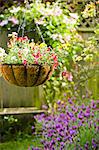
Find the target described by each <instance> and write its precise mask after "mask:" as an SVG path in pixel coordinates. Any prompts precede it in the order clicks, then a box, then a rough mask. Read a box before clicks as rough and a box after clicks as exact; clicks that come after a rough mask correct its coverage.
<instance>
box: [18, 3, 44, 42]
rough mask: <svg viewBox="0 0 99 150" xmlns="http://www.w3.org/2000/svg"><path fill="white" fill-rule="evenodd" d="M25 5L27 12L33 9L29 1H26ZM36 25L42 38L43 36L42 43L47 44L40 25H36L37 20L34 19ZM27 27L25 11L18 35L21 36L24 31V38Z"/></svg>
mask: <svg viewBox="0 0 99 150" xmlns="http://www.w3.org/2000/svg"><path fill="white" fill-rule="evenodd" d="M24 3H25V8H26V9H27V10H28V9H31V8H30V4H29V1H28V0H25V1H24ZM34 23H35V25H36V28H37V30H38V32H39V34H40V36H41V39H42V42H43V43H45V40H44V37H43V35H42V32H41V29H40V27H39V25H38V23H36V20H35V18H34ZM25 25H26V19H25V10H24V12H23V20H22V22H21V23H20V25H19V28H18V34H19V32H20V30H21V29H22V37H23V36H24V32H25ZM33 30H35V29H33ZM33 30H31V31H33Z"/></svg>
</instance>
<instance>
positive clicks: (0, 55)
mask: <svg viewBox="0 0 99 150" xmlns="http://www.w3.org/2000/svg"><path fill="white" fill-rule="evenodd" d="M6 55H7V54H6V53H5V50H4V49H3V48H1V47H0V62H2V61H3V60H4V57H5V56H6Z"/></svg>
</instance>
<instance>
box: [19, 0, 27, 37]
mask: <svg viewBox="0 0 99 150" xmlns="http://www.w3.org/2000/svg"><path fill="white" fill-rule="evenodd" d="M24 3H25V8H26V9H28V8H29V3H28V0H25V1H24ZM25 26H26V19H25V9H24V10H23V20H22V22H21V23H20V25H19V27H18V34H19V32H20V30H21V29H22V37H23V36H24V30H25Z"/></svg>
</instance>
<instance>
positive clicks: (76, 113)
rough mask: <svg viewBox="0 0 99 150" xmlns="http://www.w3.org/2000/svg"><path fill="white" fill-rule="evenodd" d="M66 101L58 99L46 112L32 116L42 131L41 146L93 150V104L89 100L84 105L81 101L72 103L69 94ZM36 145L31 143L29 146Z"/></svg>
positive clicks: (96, 129) (98, 133)
mask: <svg viewBox="0 0 99 150" xmlns="http://www.w3.org/2000/svg"><path fill="white" fill-rule="evenodd" d="M68 102H69V104H68V103H67V102H64V101H60V100H59V101H58V102H57V103H56V105H55V106H54V107H53V108H52V109H51V111H50V113H49V114H41V115H37V116H35V119H36V121H37V122H38V123H39V124H38V125H39V130H41V131H42V132H41V133H42V140H41V143H42V144H43V149H44V150H73V149H75V150H81V149H82V150H97V149H98V148H99V147H98V146H99V145H98V144H99V143H98V138H99V126H98V123H99V120H98V119H97V115H98V114H97V111H96V107H97V105H96V104H95V102H94V101H93V100H92V101H91V103H90V104H89V105H88V106H86V105H85V104H82V105H81V106H76V105H75V103H74V102H73V100H72V99H71V98H69V99H68ZM67 104H68V105H67ZM40 126H41V129H40ZM36 127H37V126H36ZM36 132H37V130H36ZM36 149H37V148H36ZM36 149H35V148H33V147H32V150H36ZM39 149H40V148H38V150H39Z"/></svg>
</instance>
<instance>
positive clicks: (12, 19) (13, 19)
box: [9, 17, 19, 25]
mask: <svg viewBox="0 0 99 150" xmlns="http://www.w3.org/2000/svg"><path fill="white" fill-rule="evenodd" d="M9 21H11V22H12V23H13V24H15V25H16V24H18V23H19V21H18V20H17V19H16V18H15V17H12V18H9Z"/></svg>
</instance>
